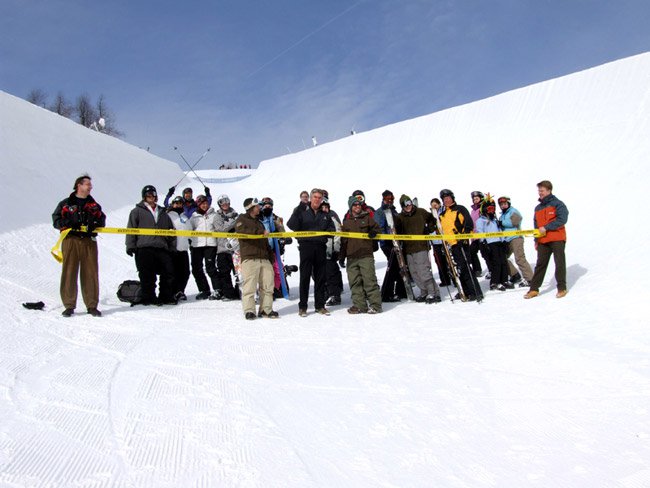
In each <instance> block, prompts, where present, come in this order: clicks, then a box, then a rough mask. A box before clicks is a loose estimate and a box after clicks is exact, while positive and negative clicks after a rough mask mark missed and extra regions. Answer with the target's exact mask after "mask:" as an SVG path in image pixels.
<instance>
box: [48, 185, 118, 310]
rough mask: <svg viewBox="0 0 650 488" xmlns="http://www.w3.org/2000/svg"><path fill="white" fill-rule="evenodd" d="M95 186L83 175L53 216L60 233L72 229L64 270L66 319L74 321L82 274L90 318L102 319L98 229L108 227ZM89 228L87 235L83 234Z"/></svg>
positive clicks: (64, 247)
mask: <svg viewBox="0 0 650 488" xmlns="http://www.w3.org/2000/svg"><path fill="white" fill-rule="evenodd" d="M92 189H93V184H92V181H91V178H90V176H88V175H82V176H80V177H79V178H77V179H76V180H75V182H74V185H73V192H72V193H71V194H70V196H68V198H66V199H64V200H61V201H60V202H59V204H58V205H57V206H56V209H55V210H54V213H53V214H52V225H53V226H54V228H55V229H59V230H60V231H63V230H66V229H72V230H71V231H70V232H68V235H67V236H66V238H65V239H64V240H63V243H62V252H63V263H62V267H61V285H60V293H61V301H62V302H63V307H64V310H63V313H62V315H63V316H64V317H70V316H72V314H73V313H74V309H75V308H76V306H77V278H78V276H79V272H81V295H82V297H83V301H84V304H85V305H86V309H87V311H88V313H89V314H90V315H92V316H93V317H100V316H101V315H102V314H101V312H100V311H99V310H98V309H97V305H98V304H99V263H98V252H97V234H96V233H95V232H93V230H94V229H96V228H97V227H104V226H105V225H106V215H105V214H104V212H102V208H101V207H100V205H99V204H98V203H97V202H96V201H95V200H94V199H93V197H92V196H91V195H90V192H91V191H92ZM82 225H85V226H86V227H87V231H86V232H82V231H81V230H80V228H81V226H82Z"/></svg>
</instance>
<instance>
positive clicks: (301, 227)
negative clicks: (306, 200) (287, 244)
mask: <svg viewBox="0 0 650 488" xmlns="http://www.w3.org/2000/svg"><path fill="white" fill-rule="evenodd" d="M287 227H289V229H291V230H292V231H294V232H301V231H327V232H333V231H334V230H335V227H334V222H332V217H331V216H330V215H329V214H327V213H325V212H323V211H322V210H320V209H319V210H318V211H317V212H314V211H313V210H312V209H311V207H307V208H304V207H301V206H298V207H296V208H295V210H294V211H293V214H292V215H291V218H290V219H289V221H288V222H287ZM327 239H328V237H327V236H317V237H299V238H298V244H299V245H302V244H322V245H325V244H326V243H327Z"/></svg>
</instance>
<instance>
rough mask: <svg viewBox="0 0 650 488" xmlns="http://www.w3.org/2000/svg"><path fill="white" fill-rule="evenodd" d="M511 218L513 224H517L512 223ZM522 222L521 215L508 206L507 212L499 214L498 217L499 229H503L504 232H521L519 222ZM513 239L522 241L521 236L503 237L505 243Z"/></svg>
mask: <svg viewBox="0 0 650 488" xmlns="http://www.w3.org/2000/svg"><path fill="white" fill-rule="evenodd" d="M513 218H514V220H515V222H517V221H518V223H516V224H515V223H513ZM522 220H523V217H522V216H521V213H519V210H517V209H516V208H515V207H512V206H510V207H509V208H508V210H506V211H505V212H503V213H502V214H501V217H499V222H500V223H501V227H502V228H503V230H504V231H509V230H521V221H522ZM513 239H523V237H522V236H509V237H505V241H506V242H510V241H512V240H513Z"/></svg>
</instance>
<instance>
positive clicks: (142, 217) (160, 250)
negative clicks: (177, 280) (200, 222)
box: [126, 185, 178, 305]
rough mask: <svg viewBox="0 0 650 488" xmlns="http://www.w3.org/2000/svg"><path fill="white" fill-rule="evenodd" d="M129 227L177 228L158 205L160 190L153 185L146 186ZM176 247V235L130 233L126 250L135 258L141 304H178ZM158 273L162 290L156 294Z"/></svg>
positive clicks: (130, 219) (128, 224)
mask: <svg viewBox="0 0 650 488" xmlns="http://www.w3.org/2000/svg"><path fill="white" fill-rule="evenodd" d="M126 226H127V228H129V229H165V230H168V229H173V228H174V223H173V222H172V220H171V218H170V217H169V215H168V214H167V212H166V211H165V209H164V208H162V207H161V206H160V205H158V192H157V191H156V188H155V187H154V186H153V185H146V186H145V187H144V188H142V201H140V202H138V203H137V204H136V206H135V208H134V209H133V210H131V213H130V214H129V221H128V223H127V224H126ZM175 250H176V237H174V236H170V237H167V236H155V235H136V234H128V235H127V236H126V253H127V254H128V255H129V256H134V257H135V265H136V267H137V268H138V276H139V277H140V286H141V287H142V301H141V302H140V304H141V305H162V304H168V305H176V304H177V303H178V302H177V301H176V300H175V299H174V264H173V263H172V257H171V253H172V252H174V251H175ZM156 275H160V293H159V296H158V297H156Z"/></svg>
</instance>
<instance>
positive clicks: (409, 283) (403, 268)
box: [384, 208, 415, 300]
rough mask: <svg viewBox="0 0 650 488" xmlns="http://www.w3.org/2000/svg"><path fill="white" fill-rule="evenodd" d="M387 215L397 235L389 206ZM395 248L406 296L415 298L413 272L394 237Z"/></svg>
mask: <svg viewBox="0 0 650 488" xmlns="http://www.w3.org/2000/svg"><path fill="white" fill-rule="evenodd" d="M384 213H385V215H386V223H387V224H388V227H389V229H390V233H391V234H393V235H396V234H397V232H395V221H394V220H393V214H392V212H391V210H390V209H389V208H387V209H386V210H384ZM393 250H394V252H395V256H396V257H397V265H398V266H399V274H400V276H401V277H402V280H403V281H404V288H406V297H407V298H408V299H409V300H415V295H414V294H413V279H412V278H411V273H409V268H408V266H407V265H406V259H404V254H403V253H402V248H401V246H400V245H399V242H398V241H397V239H395V238H393Z"/></svg>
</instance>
